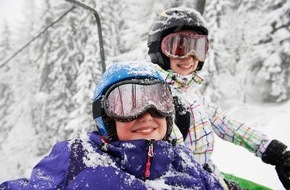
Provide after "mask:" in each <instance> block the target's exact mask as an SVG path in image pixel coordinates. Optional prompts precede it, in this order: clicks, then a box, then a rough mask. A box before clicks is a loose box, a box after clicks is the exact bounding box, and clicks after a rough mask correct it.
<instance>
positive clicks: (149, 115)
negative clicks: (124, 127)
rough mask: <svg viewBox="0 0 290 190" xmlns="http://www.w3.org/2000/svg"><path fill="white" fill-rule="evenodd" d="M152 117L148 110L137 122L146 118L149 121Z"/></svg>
mask: <svg viewBox="0 0 290 190" xmlns="http://www.w3.org/2000/svg"><path fill="white" fill-rule="evenodd" d="M152 119H153V118H152V115H151V114H150V113H149V112H146V113H144V114H143V115H141V116H140V117H139V118H138V120H139V122H144V121H147V120H149V121H151V120H152Z"/></svg>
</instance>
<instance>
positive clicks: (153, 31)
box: [147, 7, 208, 71]
mask: <svg viewBox="0 0 290 190" xmlns="http://www.w3.org/2000/svg"><path fill="white" fill-rule="evenodd" d="M183 30H192V31H196V32H198V33H200V34H202V35H208V29H207V28H206V26H205V21H204V19H203V18H202V16H201V15H200V13H199V12H197V11H196V10H194V9H190V8H185V7H183V8H181V7H178V8H171V9H168V10H165V11H164V12H162V13H160V14H159V15H158V16H157V18H156V19H155V21H154V22H153V24H152V26H151V28H150V31H149V35H148V41H147V46H148V48H149V51H148V54H149V56H150V59H151V61H152V62H153V63H155V64H158V65H159V66H160V67H161V68H163V69H164V70H168V69H170V61H169V58H168V57H166V56H165V55H164V54H163V53H162V51H161V42H162V39H163V38H164V37H165V36H167V35H168V34H170V33H174V32H180V31H183ZM203 63H204V62H201V61H200V62H199V63H198V66H197V69H196V70H197V71H199V70H201V69H202V67H203Z"/></svg>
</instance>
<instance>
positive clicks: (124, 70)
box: [92, 61, 173, 140]
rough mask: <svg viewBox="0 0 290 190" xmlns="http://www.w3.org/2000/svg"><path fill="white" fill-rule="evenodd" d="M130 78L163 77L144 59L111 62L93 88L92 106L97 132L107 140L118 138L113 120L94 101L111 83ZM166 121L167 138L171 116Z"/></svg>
mask: <svg viewBox="0 0 290 190" xmlns="http://www.w3.org/2000/svg"><path fill="white" fill-rule="evenodd" d="M130 79H153V80H154V79H155V80H160V81H163V78H162V77H161V75H160V74H159V71H158V70H157V69H156V68H155V66H154V65H153V64H152V63H148V62H146V61H128V62H118V63H114V64H112V65H111V66H110V67H109V68H108V69H107V70H106V72H105V73H104V74H103V75H102V76H101V78H100V79H99V81H98V84H97V86H96V88H95V91H94V99H93V105H92V106H93V113H94V120H95V123H96V125H97V128H98V133H99V134H100V135H102V136H104V137H106V138H108V139H109V140H117V139H118V137H117V134H116V126H115V121H114V120H113V119H111V118H109V117H108V116H107V115H106V114H105V112H104V108H102V107H101V106H96V104H95V102H96V101H99V99H100V98H102V96H103V95H104V94H105V93H106V91H107V90H108V89H109V88H110V87H111V86H112V85H114V84H116V83H118V82H121V81H125V80H130ZM96 111H97V112H100V113H102V116H95V112H96ZM166 121H167V134H166V138H167V137H168V136H169V134H170V133H171V130H172V125H173V121H172V117H171V116H169V117H167V118H166Z"/></svg>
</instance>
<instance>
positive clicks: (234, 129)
mask: <svg viewBox="0 0 290 190" xmlns="http://www.w3.org/2000/svg"><path fill="white" fill-rule="evenodd" d="M203 102H204V105H205V108H206V110H207V113H208V115H209V119H210V122H211V124H212V127H213V130H214V132H215V133H216V134H217V135H218V136H219V137H220V138H222V139H224V140H226V141H229V142H232V143H234V144H236V145H240V146H243V147H245V148H246V149H247V150H249V151H250V152H253V153H255V155H256V156H258V157H262V154H263V153H264V152H265V150H266V148H267V146H268V145H269V143H270V142H271V140H269V139H268V137H267V136H266V135H264V134H263V133H261V132H259V131H257V130H255V129H252V128H250V127H249V126H248V125H246V124H244V123H241V122H238V121H236V120H234V119H232V118H230V117H228V116H227V115H225V114H224V113H223V112H222V110H221V109H220V108H219V107H217V106H214V105H210V104H209V103H208V102H206V100H205V99H204V101H203Z"/></svg>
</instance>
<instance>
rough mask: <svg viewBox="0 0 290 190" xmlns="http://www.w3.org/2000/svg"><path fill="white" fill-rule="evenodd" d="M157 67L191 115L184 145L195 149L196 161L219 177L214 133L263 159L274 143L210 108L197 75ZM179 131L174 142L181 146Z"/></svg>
mask: <svg viewBox="0 0 290 190" xmlns="http://www.w3.org/2000/svg"><path fill="white" fill-rule="evenodd" d="M156 67H157V68H158V69H159V71H160V73H161V75H162V77H163V78H164V80H165V81H166V82H167V83H168V84H169V85H170V87H171V90H172V94H173V96H177V97H178V99H179V102H180V103H181V104H182V107H183V108H185V111H186V112H189V113H190V122H189V123H190V126H189V129H188V133H187V135H186V137H185V139H184V143H185V145H186V146H187V147H189V148H190V149H191V151H192V153H193V155H194V157H195V159H196V161H198V162H199V163H200V164H202V165H205V164H208V165H209V167H210V169H211V170H212V171H213V172H214V173H217V174H219V171H217V169H216V167H215V166H214V165H213V163H212V161H211V155H212V152H213V150H214V133H215V134H216V135H217V136H219V137H220V138H222V139H223V140H226V141H229V142H232V143H234V144H236V145H240V146H243V147H245V148H246V149H247V150H249V151H250V152H253V153H255V155H256V156H258V157H261V155H262V153H263V152H264V151H265V149H266V147H267V146H268V145H269V143H270V141H271V140H270V139H268V138H267V137H266V136H265V135H264V134H262V133H260V132H258V131H256V130H254V129H251V128H250V127H249V126H247V125H246V124H244V123H240V122H238V121H236V120H234V119H232V118H230V117H228V116H227V115H225V114H224V113H223V112H222V110H221V109H220V108H219V107H216V106H214V105H211V104H209V103H208V102H207V101H206V100H205V98H204V97H203V96H202V95H201V93H200V92H199V85H200V84H201V83H202V79H201V78H200V77H199V76H198V75H197V74H196V73H194V74H192V75H189V76H181V75H178V74H176V73H174V72H173V71H165V70H163V69H162V68H160V67H159V66H158V65H156ZM181 114H182V113H181ZM176 130H178V129H177V128H174V130H173V133H172V136H173V137H172V138H178V142H181V141H182V140H183V137H182V136H180V132H178V131H176Z"/></svg>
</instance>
